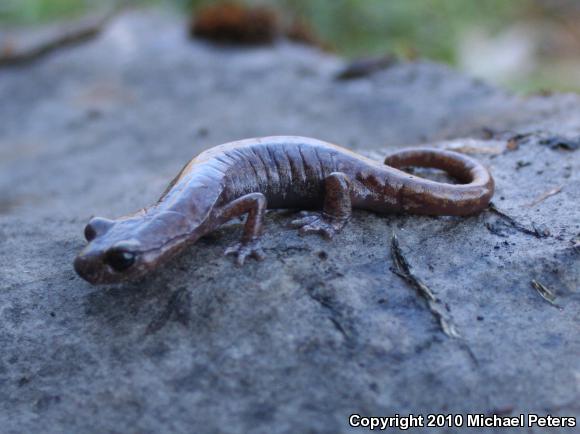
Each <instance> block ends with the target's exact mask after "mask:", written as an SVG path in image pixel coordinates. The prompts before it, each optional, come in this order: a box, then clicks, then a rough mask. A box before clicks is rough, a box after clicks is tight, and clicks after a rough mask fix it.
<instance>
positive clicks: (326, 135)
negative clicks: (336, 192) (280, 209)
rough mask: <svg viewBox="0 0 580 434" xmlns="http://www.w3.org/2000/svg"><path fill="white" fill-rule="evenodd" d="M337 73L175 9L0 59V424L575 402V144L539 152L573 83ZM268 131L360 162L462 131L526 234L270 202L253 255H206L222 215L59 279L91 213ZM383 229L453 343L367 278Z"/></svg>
mask: <svg viewBox="0 0 580 434" xmlns="http://www.w3.org/2000/svg"><path fill="white" fill-rule="evenodd" d="M344 63H345V62H344V61H343V60H341V59H339V58H336V57H333V56H331V55H327V54H322V53H320V52H317V51H316V50H314V49H311V48H307V47H303V46H298V45H292V44H289V43H285V42H280V43H279V44H277V45H275V46H272V47H262V48H254V49H249V50H239V49H230V48H217V47H214V46H212V45H210V44H207V43H202V42H193V41H189V40H187V38H186V36H185V31H184V27H183V26H182V25H181V23H178V22H176V20H175V19H174V18H167V17H160V16H157V15H155V14H140V13H132V14H129V15H125V16H122V17H120V18H119V19H117V20H115V21H114V22H113V23H112V24H111V25H110V27H109V28H108V29H107V30H106V32H105V33H104V34H103V35H101V36H100V37H99V38H98V39H97V40H95V41H92V42H90V43H87V44H85V45H83V46H80V47H76V48H73V49H70V50H62V51H60V52H58V53H55V54H54V55H52V56H50V57H49V58H46V59H43V60H42V61H39V62H36V63H34V64H31V65H28V66H24V67H20V68H11V69H5V70H0V348H1V351H0V432H1V433H3V434H4V433H6V434H7V433H23V432H44V433H61V432H67V433H72V432H74V433H94V432H99V433H132V432H135V433H137V432H139V433H161V432H173V433H177V432H183V433H186V432H187V433H191V432H195V433H206V432H207V433H218V432H223V433H248V432H252V433H298V432H300V433H301V432H312V433H339V432H349V428H348V425H347V419H348V416H349V415H350V414H351V413H355V412H359V413H360V414H364V415H382V416H388V415H394V414H395V413H400V414H407V413H415V414H417V413H421V414H427V413H435V412H444V413H454V412H475V413H488V414H491V413H493V412H499V413H501V414H513V415H517V414H520V413H526V412H531V411H535V412H539V413H541V414H546V413H551V414H558V415H562V416H576V417H578V416H580V407H579V406H580V404H579V403H580V333H579V331H580V326H579V321H580V305H579V301H580V294H579V282H580V271H579V269H580V267H579V262H580V261H579V258H580V252H579V250H580V247H578V246H577V245H576V247H575V244H574V243H578V239H579V238H580V219H579V217H580V209H579V208H580V207H579V205H578V204H579V202H580V170H579V169H580V150H577V151H570V150H564V149H560V148H556V149H552V148H550V147H549V146H547V145H543V144H542V140H543V139H545V138H546V137H551V136H554V135H565V136H568V137H572V138H574V137H578V136H580V98H579V97H578V96H576V95H554V96H535V97H528V98H521V97H516V96H513V95H510V94H508V93H506V92H504V91H501V90H498V89H496V88H493V87H491V86H489V85H486V84H483V83H481V82H478V81H475V80H473V79H471V78H467V77H465V76H463V75H461V74H459V73H457V72H455V71H453V70H450V69H449V68H447V67H445V66H441V65H437V64H432V63H428V62H416V63H404V64H398V65H395V66H393V67H391V68H389V69H387V70H385V71H381V72H379V73H375V74H373V75H372V76H370V77H368V78H362V79H357V80H352V81H336V80H334V79H333V77H334V75H335V74H336V73H337V71H338V70H339V69H340V68H341V67H342V66H343V65H344ZM486 129H491V130H492V132H493V133H491V134H490V132H489V130H486ZM525 132H533V133H534V134H532V135H530V136H527V137H525V138H523V139H521V140H519V148H518V149H517V150H513V151H508V150H506V149H505V146H506V139H507V138H509V137H510V136H513V135H515V134H516V133H525ZM272 134H296V135H306V136H313V137H317V138H320V139H325V140H329V141H334V142H336V143H339V144H342V145H344V146H348V147H351V148H353V149H355V150H358V151H360V152H366V153H370V154H372V155H376V156H382V155H384V154H386V153H387V152H388V151H389V149H387V148H391V149H392V148H394V147H401V146H405V145H411V144H417V143H424V142H429V143H434V142H439V141H441V140H450V141H448V142H444V143H439V146H452V147H453V146H461V145H462V144H464V143H468V144H469V145H470V146H472V147H475V148H480V151H481V152H482V153H481V154H480V155H477V158H480V159H481V160H483V161H484V162H485V163H486V164H487V165H488V166H489V167H490V168H491V170H492V171H493V174H494V176H495V179H496V183H497V193H496V197H495V203H496V205H497V207H498V208H500V209H501V210H502V211H505V212H506V213H507V214H509V215H511V216H512V217H514V218H515V219H516V220H518V221H519V222H520V223H521V224H522V225H524V226H526V227H528V228H532V227H533V226H532V225H533V224H535V225H536V227H538V226H540V225H545V226H546V227H547V228H549V231H550V236H547V237H543V238H538V237H535V236H533V235H530V234H526V233H524V232H522V231H518V230H517V229H515V228H513V227H511V226H509V225H508V224H507V223H506V221H505V219H502V218H501V217H499V216H498V215H496V214H494V213H491V212H486V213H483V214H482V215H479V216H476V217H471V218H460V219H456V218H430V217H414V216H377V215H373V214H371V213H366V212H361V211H357V212H355V214H354V218H353V220H352V222H351V223H350V224H349V225H348V226H347V228H346V229H345V230H344V231H343V233H342V234H340V235H339V236H337V237H336V239H335V240H334V241H332V242H328V241H325V240H322V239H319V238H317V237H314V236H313V237H304V238H302V237H300V236H299V235H298V234H297V233H296V231H295V230H292V229H289V228H288V226H287V224H288V222H289V220H290V216H288V215H285V214H283V213H277V212H272V213H270V214H269V217H268V221H267V226H268V230H267V232H266V234H265V236H264V242H265V248H266V251H267V253H268V257H267V259H266V260H265V261H264V262H261V263H257V262H254V261H251V262H249V263H248V264H247V265H246V266H244V268H242V269H238V268H236V267H235V266H234V265H233V264H232V261H231V258H224V257H223V256H222V253H223V250H224V249H225V248H226V247H227V246H228V245H229V244H231V243H232V242H234V241H235V240H236V239H237V238H238V237H239V233H240V227H239V224H231V225H228V226H226V227H224V228H223V229H222V230H220V231H218V232H216V233H215V234H213V235H212V236H211V237H208V238H206V239H204V240H202V241H200V242H199V243H197V244H196V245H195V246H193V247H192V248H191V249H189V250H188V251H187V252H186V253H185V254H183V255H182V256H180V257H179V258H177V259H176V260H175V261H173V262H171V263H170V264H169V265H167V267H165V268H164V269H162V270H160V271H159V272H157V273H155V274H153V275H151V276H149V278H147V279H146V280H144V281H142V282H138V283H134V284H128V285H123V286H106V287H91V286H90V285H89V284H87V283H85V282H84V281H83V280H81V279H80V278H78V277H77V276H76V275H75V273H74V271H73V269H72V265H71V264H72V260H73V258H74V256H75V254H76V253H77V251H79V250H80V249H81V248H82V246H83V244H84V241H83V238H82V230H83V227H84V224H85V223H86V221H87V220H88V219H89V217H90V216H92V215H102V216H108V217H115V216H119V215H122V214H123V213H127V212H130V211H134V210H135V209H138V208H140V207H142V206H145V205H148V204H150V203H151V202H153V201H154V200H155V199H156V198H157V196H158V195H159V194H160V193H161V191H162V190H163V188H164V187H165V185H166V184H167V183H168V182H169V180H170V179H171V178H172V176H173V175H174V174H175V173H176V172H177V171H178V170H179V169H180V168H181V166H182V165H183V164H184V162H185V161H187V160H188V159H189V158H191V157H192V156H193V155H195V154H196V153H197V152H199V151H201V150H202V149H205V148H207V147H210V146H213V145H217V144H220V143H223V142H226V141H230V140H235V139H240V138H244V137H253V136H261V135H272ZM485 134H487V136H486V135H485ZM490 136H492V137H490ZM467 137H470V138H472V139H470V140H469V141H468V142H465V141H463V140H461V138H467ZM494 150H499V151H501V153H494ZM528 163H529V164H528ZM557 187H562V190H561V191H560V192H559V193H558V194H555V195H554V196H551V197H549V198H547V199H545V200H544V201H542V202H540V203H538V204H536V205H533V206H530V204H531V203H532V202H533V201H534V200H535V199H536V198H538V197H540V196H541V195H542V194H543V193H545V192H548V191H550V190H552V189H554V188H557ZM393 231H396V233H397V235H398V237H399V242H400V245H401V248H402V251H403V253H404V254H405V255H406V257H407V260H408V261H409V262H410V263H411V265H412V266H413V271H414V272H415V273H416V275H417V276H419V277H420V278H421V279H422V280H423V281H424V282H426V284H427V285H428V286H429V287H430V288H431V289H432V290H433V292H434V293H435V294H436V295H437V297H438V298H439V299H440V300H441V301H442V303H443V305H444V306H445V307H446V312H447V314H448V315H449V317H450V318H452V320H453V322H454V324H455V326H456V327H457V330H458V331H459V332H460V333H461V336H462V337H461V338H460V339H456V338H450V337H448V336H447V335H445V334H444V333H442V331H441V328H440V326H439V324H438V322H437V321H436V319H435V318H434V316H433V315H432V314H431V312H430V311H429V310H428V309H427V307H426V305H425V303H424V302H423V300H422V299H421V298H420V297H419V296H418V295H417V293H416V292H415V290H414V289H412V288H411V287H410V286H409V285H408V284H407V283H406V282H405V281H404V280H402V279H401V278H400V277H399V276H397V275H396V274H394V273H393V272H392V270H391V268H392V267H393V262H392V259H391V246H390V239H391V234H392V232H393ZM532 279H536V280H538V281H540V282H541V283H543V284H544V285H546V286H547V287H549V288H550V289H551V290H552V291H554V293H555V294H556V295H557V299H556V303H557V305H558V306H559V307H555V306H552V305H551V304H550V303H548V302H547V301H546V300H544V299H542V298H541V297H540V295H539V294H538V292H536V290H535V289H533V288H532V287H531V284H530V282H531V280H532ZM353 431H357V430H353ZM442 431H447V432H448V431H449V430H448V429H447V430H445V429H443V430H442ZM532 431H538V432H539V430H532ZM561 431H562V432H572V431H571V430H561Z"/></svg>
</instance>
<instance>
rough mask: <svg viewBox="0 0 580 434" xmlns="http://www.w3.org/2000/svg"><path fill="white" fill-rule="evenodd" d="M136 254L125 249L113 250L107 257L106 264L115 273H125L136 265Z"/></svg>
mask: <svg viewBox="0 0 580 434" xmlns="http://www.w3.org/2000/svg"><path fill="white" fill-rule="evenodd" d="M135 256H136V255H135V253H134V252H130V251H128V250H124V249H118V248H117V249H111V250H109V251H108V252H107V254H106V255H105V262H106V263H107V264H109V265H110V266H111V267H112V268H113V270H115V271H125V270H126V269H128V268H129V267H131V265H133V264H134V263H135Z"/></svg>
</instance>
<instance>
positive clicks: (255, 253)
mask: <svg viewBox="0 0 580 434" xmlns="http://www.w3.org/2000/svg"><path fill="white" fill-rule="evenodd" d="M224 255H226V256H229V255H234V256H236V265H237V266H239V267H241V266H242V265H244V262H245V261H246V258H254V259H256V260H258V261H261V260H262V259H264V258H265V257H266V255H265V254H264V251H263V250H262V247H261V246H260V241H259V240H257V239H256V240H252V241H248V242H243V241H240V242H239V243H236V244H234V245H233V246H231V247H228V248H227V249H226V251H225V252H224Z"/></svg>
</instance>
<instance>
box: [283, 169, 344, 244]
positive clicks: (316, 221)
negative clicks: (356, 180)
mask: <svg viewBox="0 0 580 434" xmlns="http://www.w3.org/2000/svg"><path fill="white" fill-rule="evenodd" d="M351 212H352V203H351V197H350V182H349V179H348V177H347V176H346V175H345V174H344V173H341V172H334V173H331V174H330V175H328V177H327V178H326V179H325V180H324V205H323V210H322V213H309V212H303V213H302V218H299V219H297V220H294V221H293V222H292V226H293V227H295V228H300V234H301V235H305V234H309V233H318V234H321V235H323V236H324V237H326V238H328V239H331V238H332V237H333V236H334V235H335V234H336V233H338V232H339V231H340V230H341V229H342V228H343V227H344V226H345V225H346V223H347V222H348V220H349V219H350V216H351Z"/></svg>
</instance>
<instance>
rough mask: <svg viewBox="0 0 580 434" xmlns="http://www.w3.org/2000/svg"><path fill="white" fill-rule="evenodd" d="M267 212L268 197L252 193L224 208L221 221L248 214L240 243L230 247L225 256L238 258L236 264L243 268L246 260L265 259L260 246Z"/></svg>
mask: <svg viewBox="0 0 580 434" xmlns="http://www.w3.org/2000/svg"><path fill="white" fill-rule="evenodd" d="M265 211H266V197H265V196H264V195H263V194H262V193H250V194H247V195H245V196H242V197H240V198H238V199H236V200H234V201H232V202H231V203H229V204H228V205H226V206H225V207H224V209H223V210H222V211H221V216H220V217H221V220H222V221H223V222H226V221H228V220H230V219H231V218H233V217H238V216H241V215H243V214H246V213H247V214H248V218H247V220H246V224H245V225H244V231H243V234H242V239H241V240H240V242H238V243H236V244H234V245H233V246H231V247H229V248H228V249H226V251H225V255H234V256H236V264H237V265H239V266H241V265H243V264H244V262H245V261H246V258H254V259H257V260H262V259H264V257H265V255H264V251H263V250H262V247H261V245H260V235H261V233H262V226H263V221H264V213H265Z"/></svg>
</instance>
